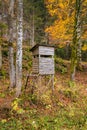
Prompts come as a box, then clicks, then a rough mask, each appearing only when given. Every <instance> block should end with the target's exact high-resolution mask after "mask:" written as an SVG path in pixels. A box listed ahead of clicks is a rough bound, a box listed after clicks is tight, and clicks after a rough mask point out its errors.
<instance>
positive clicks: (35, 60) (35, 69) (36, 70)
mask: <svg viewBox="0 0 87 130" xmlns="http://www.w3.org/2000/svg"><path fill="white" fill-rule="evenodd" d="M32 69H33V73H35V74H37V73H39V58H38V57H36V58H34V57H33V68H32Z"/></svg>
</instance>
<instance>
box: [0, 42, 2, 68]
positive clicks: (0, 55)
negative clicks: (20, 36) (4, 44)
mask: <svg viewBox="0 0 87 130" xmlns="http://www.w3.org/2000/svg"><path fill="white" fill-rule="evenodd" d="M0 44H1V43H0ZM1 68H2V49H1V45H0V69H1Z"/></svg>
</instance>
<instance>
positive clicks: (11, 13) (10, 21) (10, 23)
mask: <svg viewBox="0 0 87 130" xmlns="http://www.w3.org/2000/svg"><path fill="white" fill-rule="evenodd" d="M8 18H9V19H8V26H9V55H8V57H9V78H10V89H11V88H13V87H15V85H16V83H15V66H14V52H13V50H14V49H13V35H14V34H13V33H14V32H13V18H14V0H10V4H9V17H8Z"/></svg>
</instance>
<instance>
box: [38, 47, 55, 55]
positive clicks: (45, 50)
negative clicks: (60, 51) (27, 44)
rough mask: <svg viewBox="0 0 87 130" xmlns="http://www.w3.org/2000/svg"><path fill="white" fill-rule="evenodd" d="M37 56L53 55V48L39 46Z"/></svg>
mask: <svg viewBox="0 0 87 130" xmlns="http://www.w3.org/2000/svg"><path fill="white" fill-rule="evenodd" d="M39 55H52V56H53V55H54V48H53V47H46V46H39Z"/></svg>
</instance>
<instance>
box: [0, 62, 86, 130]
mask: <svg viewBox="0 0 87 130" xmlns="http://www.w3.org/2000/svg"><path fill="white" fill-rule="evenodd" d="M65 64H67V62H66V63H65ZM68 66H69V65H68ZM84 66H85V69H84V70H83V71H77V73H76V80H75V83H72V82H70V81H69V78H70V75H69V72H63V73H61V72H58V71H56V74H55V80H54V92H52V91H51V88H49V89H47V90H46V91H43V89H42V88H40V89H41V90H37V87H36V90H35V92H34V93H31V92H30V88H31V86H30V84H28V86H27V88H26V89H24V87H23V89H22V94H21V96H20V98H16V99H15V89H14V90H11V91H9V89H8V87H9V80H8V79H7V77H5V76H3V78H1V79H0V130H87V69H86V66H87V63H85V64H84ZM67 70H69V68H68V69H67ZM25 79H26V77H25V76H24V79H23V80H24V82H23V86H24V84H25ZM31 80H32V79H31ZM31 84H32V83H31ZM44 87H45V86H44ZM42 92H43V93H42Z"/></svg>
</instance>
